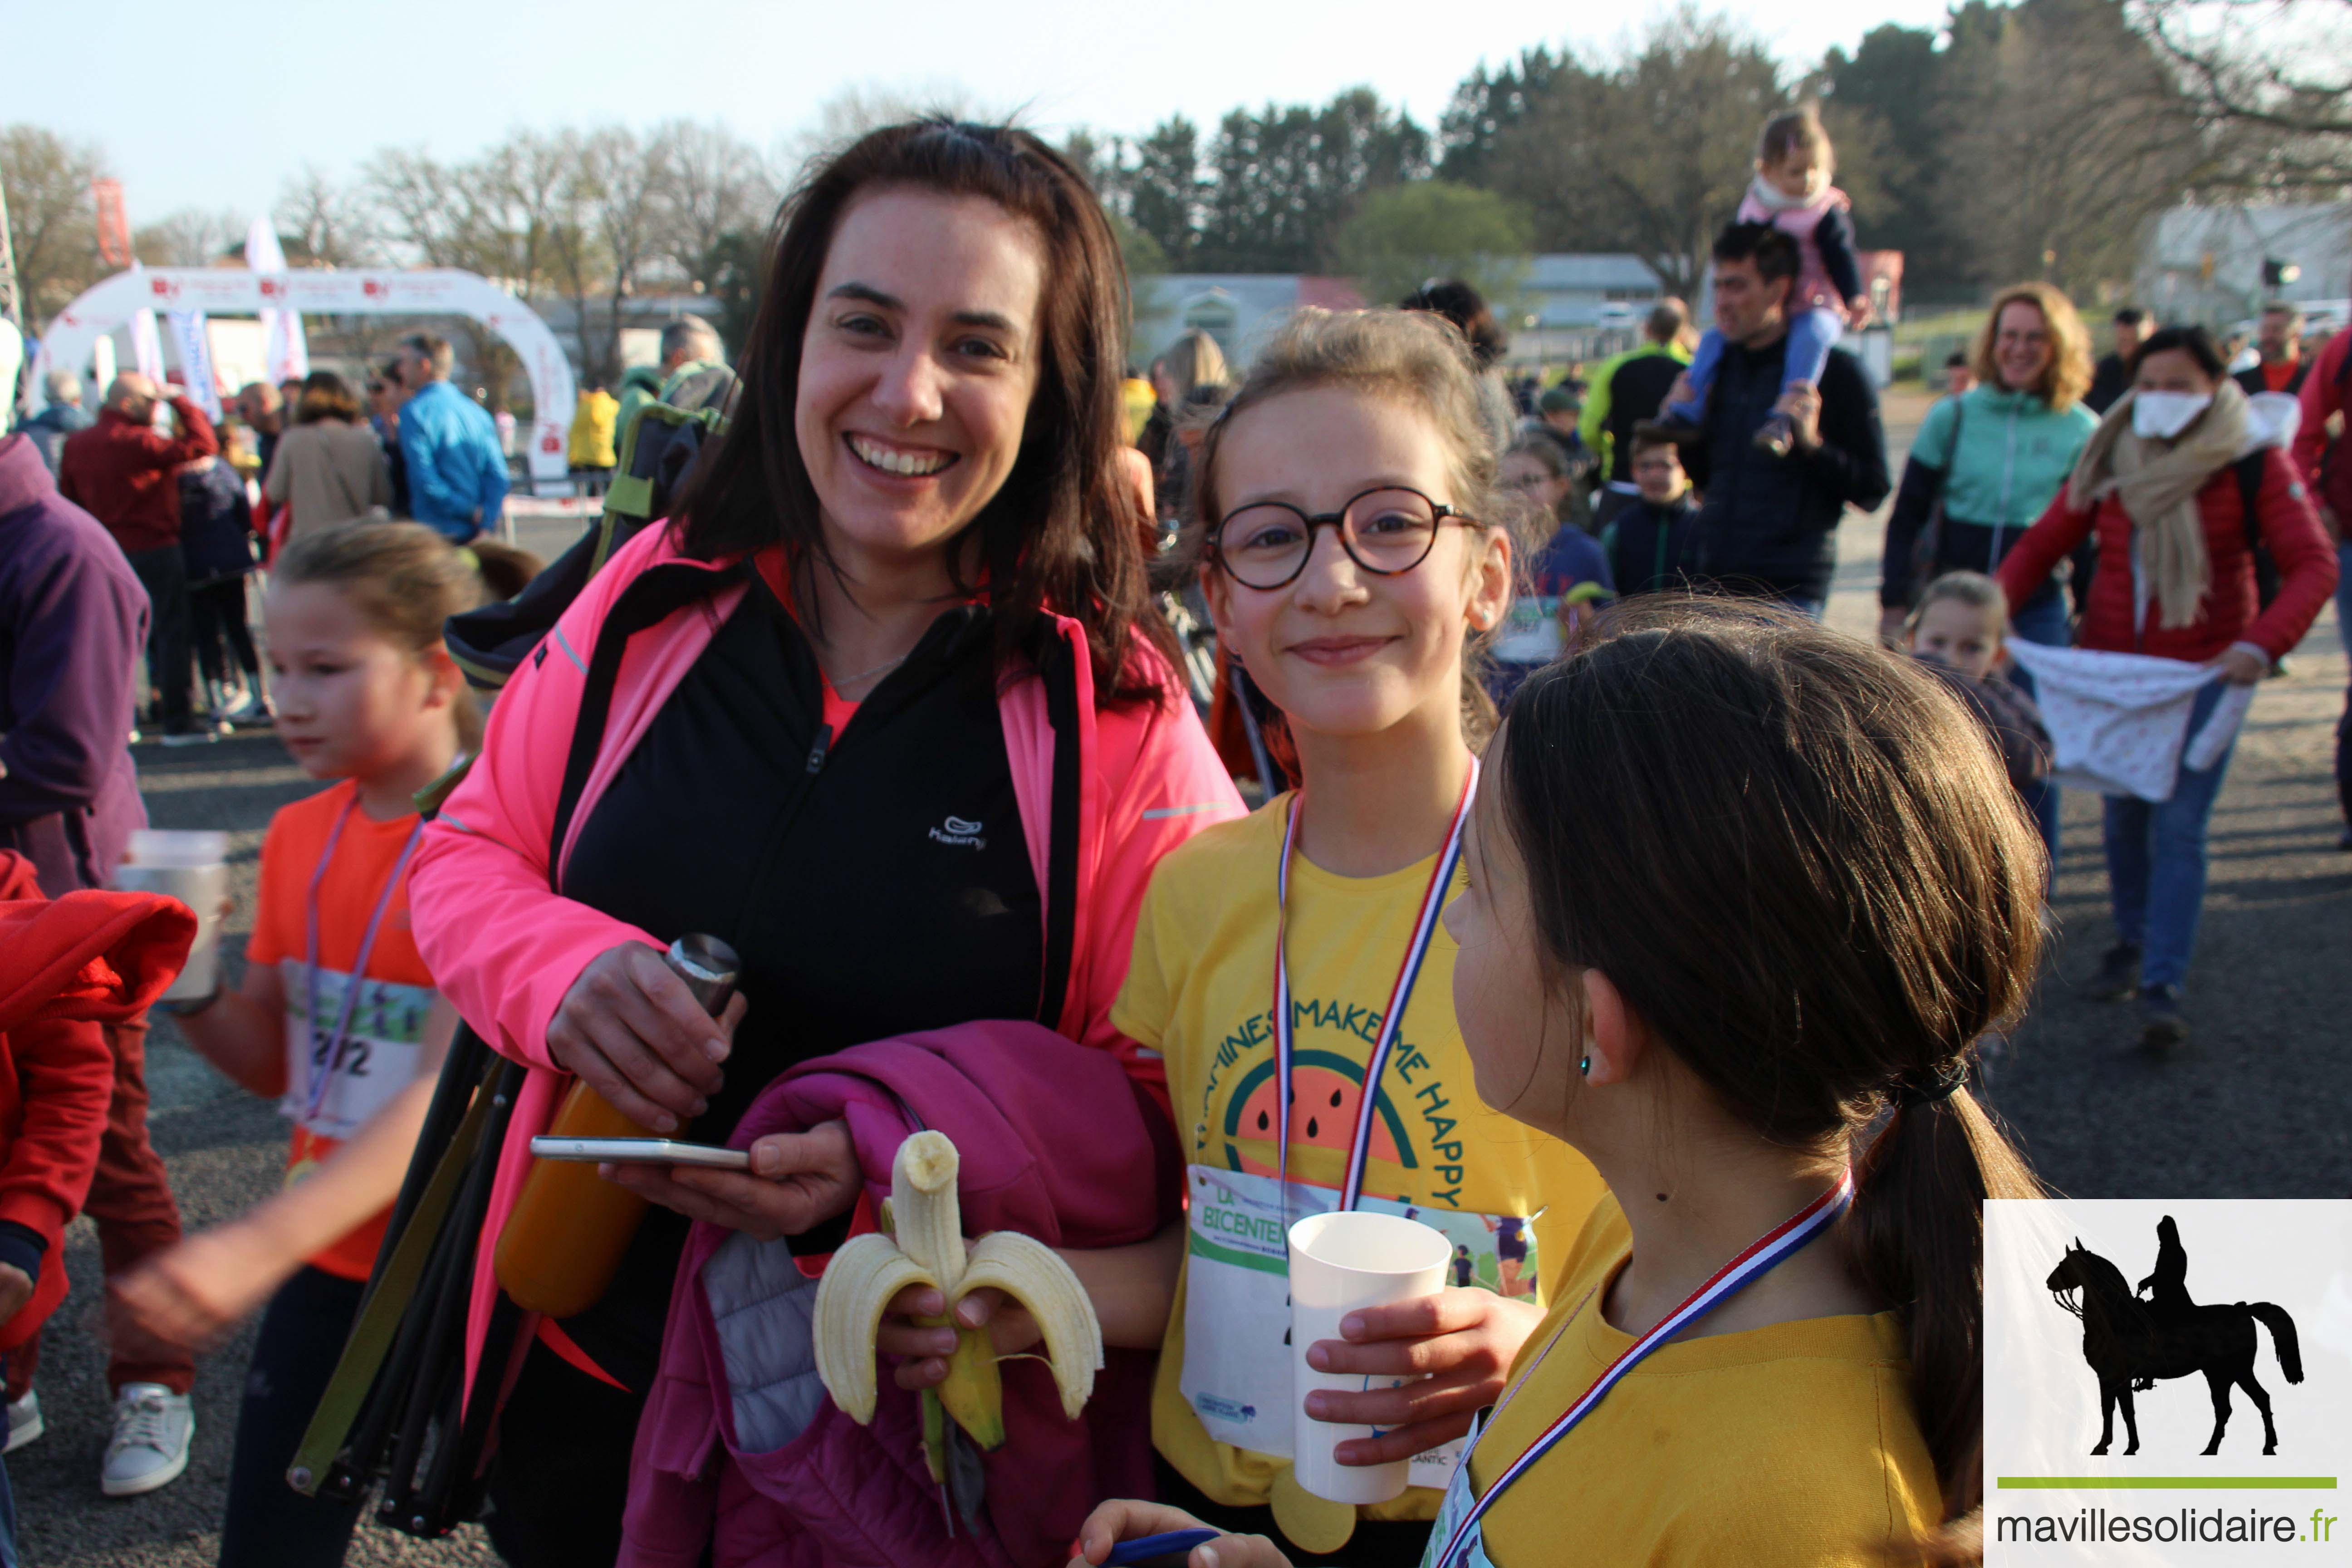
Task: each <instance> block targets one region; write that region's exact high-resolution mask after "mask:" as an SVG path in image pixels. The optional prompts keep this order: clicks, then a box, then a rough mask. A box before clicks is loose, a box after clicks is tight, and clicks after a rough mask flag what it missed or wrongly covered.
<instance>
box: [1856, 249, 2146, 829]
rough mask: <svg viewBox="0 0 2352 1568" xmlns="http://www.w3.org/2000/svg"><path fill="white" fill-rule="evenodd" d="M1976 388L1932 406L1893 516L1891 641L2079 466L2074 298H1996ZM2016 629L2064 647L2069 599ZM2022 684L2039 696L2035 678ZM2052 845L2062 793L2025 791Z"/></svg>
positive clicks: (2033, 602) (2043, 788) (2080, 333)
mask: <svg viewBox="0 0 2352 1568" xmlns="http://www.w3.org/2000/svg"><path fill="white" fill-rule="evenodd" d="M1969 360H1970V363H1971V365H1972V367H1973V368H1974V370H1975V371H1976V376H1977V384H1976V385H1975V386H1974V387H1973V388H1971V389H1970V390H1969V391H1967V392H1964V393H1961V394H1959V395H1958V396H1954V397H1946V398H1943V399H1941V400H1940V401H1938V402H1937V405H1935V406H1934V407H1933V408H1931V409H1929V410H1928V411H1927V419H1926V420H1925V421H1924V422H1923V423H1922V424H1921V425H1920V426H1919V434H1918V436H1917V437H1916V438H1915V439H1914V440H1913V441H1912V443H1911V458H1910V461H1909V463H1908V464H1906V466H1905V468H1904V470H1903V484H1902V488H1901V489H1898V490H1897V491H1896V492H1895V512H1894V515H1893V516H1892V517H1890V518H1889V519H1888V520H1887V523H1886V556H1885V563H1884V568H1883V572H1882V574H1881V578H1880V583H1879V589H1878V602H1879V605H1880V606H1881V608H1882V616H1881V619H1880V622H1879V632H1880V635H1881V636H1882V637H1885V638H1886V639H1888V640H1889V641H1892V640H1893V639H1894V638H1895V636H1896V635H1897V634H1899V633H1900V632H1901V630H1902V627H1903V622H1904V619H1905V617H1906V616H1908V615H1909V614H1910V609H1911V605H1912V601H1913V600H1914V599H1915V598H1916V596H1917V595H1918V593H1919V590H1920V589H1921V588H1923V587H1925V586H1926V585H1927V584H1928V583H1931V582H1933V581H1934V580H1935V579H1936V578H1937V577H1939V576H1941V575H1942V574H1945V573H1947V572H1982V573H1984V574H1987V575H1990V574H1993V573H1994V572H1996V571H1998V570H1999V569H2000V563H2001V560H2002V558H2003V557H2004V556H2006V555H2007V554H2008V553H2009V552H2010V551H2011V549H2012V548H2014V547H2015V545H2016V543H2017V542H2018V541H2019V540H2020V539H2021V538H2023V537H2024V535H2025V531H2026V530H2027V529H2029V528H2031V527H2032V526H2033V522H2034V520H2035V519H2037V518H2039V517H2040V516H2041V515H2042V512H2043V511H2045V510H2048V509H2049V506H2050V502H2051V500H2053V498H2054V497H2056V495H2057V494H2058V490H2059V487H2061V486H2062V485H2063V484H2064V483H2065V482H2066V477H2067V476H2068V475H2069V474H2071V473H2073V472H2074V461H2075V459H2076V458H2079V457H2081V456H2082V453H2083V447H2084V445H2085V444H2086V443H2088V442H2089V440H2090V439H2091V433H2092V432H2093V431H2095V430H2096V429H2097V428H2098V427H2099V421H2098V419H2097V417H2096V416H2095V415H2093V414H2092V413H2091V411H2090V410H2089V409H2088V408H2085V407H2084V406H2083V401H2082V398H2083V394H2084V390H2085V389H2087V388H2088V387H2089V386H2090V384H2091V340H2090V334H2089V333H2087V332H2086V331H2084V330H2083V321H2082V318H2081V317H2079V316H2077V315H2076V314H2075V313H2074V305H2073V304H2072V303H2070V302H2069V301H2068V300H2067V298H2066V296H2065V295H2063V294H2061V293H2060V292H2059V291H2058V290H2057V289H2053V288H2052V287H2051V286H2050V285H2049V284H2047V283H2018V284H2013V285H2011V287H2009V288H2007V289H2002V290H2001V291H2000V294H1999V295H1998V296H1996V297H1995V299H1994V300H1993V302H1992V310H1991V312H1990V314H1989V315H1987V316H1986V318H1985V324H1984V325H1983V326H1982V327H1979V329H1978V330H1977V337H1976V342H1975V343H1974V344H1973V345H1972V347H1971V349H1970V352H1969ZM2010 630H2011V634H2012V635H2014V636H2017V637H2023V638H2024V639H2025V640H2026V641H2028V642H2036V643H2046V644H2049V645H2052V646H2053V647H2063V645H2064V644H2065V642H2066V641H2067V633H2066V600H2065V595H2064V592H2063V589H2062V588H2061V587H2060V586H2059V584H2057V583H2056V582H2055V581H2053V582H2049V583H2045V584H2042V588H2041V590H2040V591H2039V592H2037V593H2036V594H2035V595H2033V597H2032V598H2031V599H2029V600H2027V601H2026V602H2025V603H2024V604H2022V605H2018V606H2016V608H2015V609H2014V610H2013V611H2012V612H2011V623H2010ZM2016 679H2017V683H2018V685H2019V686H2020V687H2021V688H2022V689H2024V690H2025V692H2026V693H2027V695H2029V696H2031V695H2032V681H2031V678H2029V677H2025V676H2023V675H2020V676H2018V677H2017V678H2016ZM2026 800H2027V804H2028V805H2030V806H2031V807H2032V811H2033V816H2034V820H2035V822H2036V823H2037V824H2038V825H2039V826H2040V827H2041V829H2042V842H2043V843H2044V844H2046V845H2047V846H2048V847H2049V849H2050V855H2051V858H2052V859H2053V862H2054V861H2055V859H2056V858H2057V855H2058V790H2057V786H2055V785H2054V784H2040V785H2037V786H2035V787H2034V788H2032V789H2030V790H2028V791H2027V792H2026Z"/></svg>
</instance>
